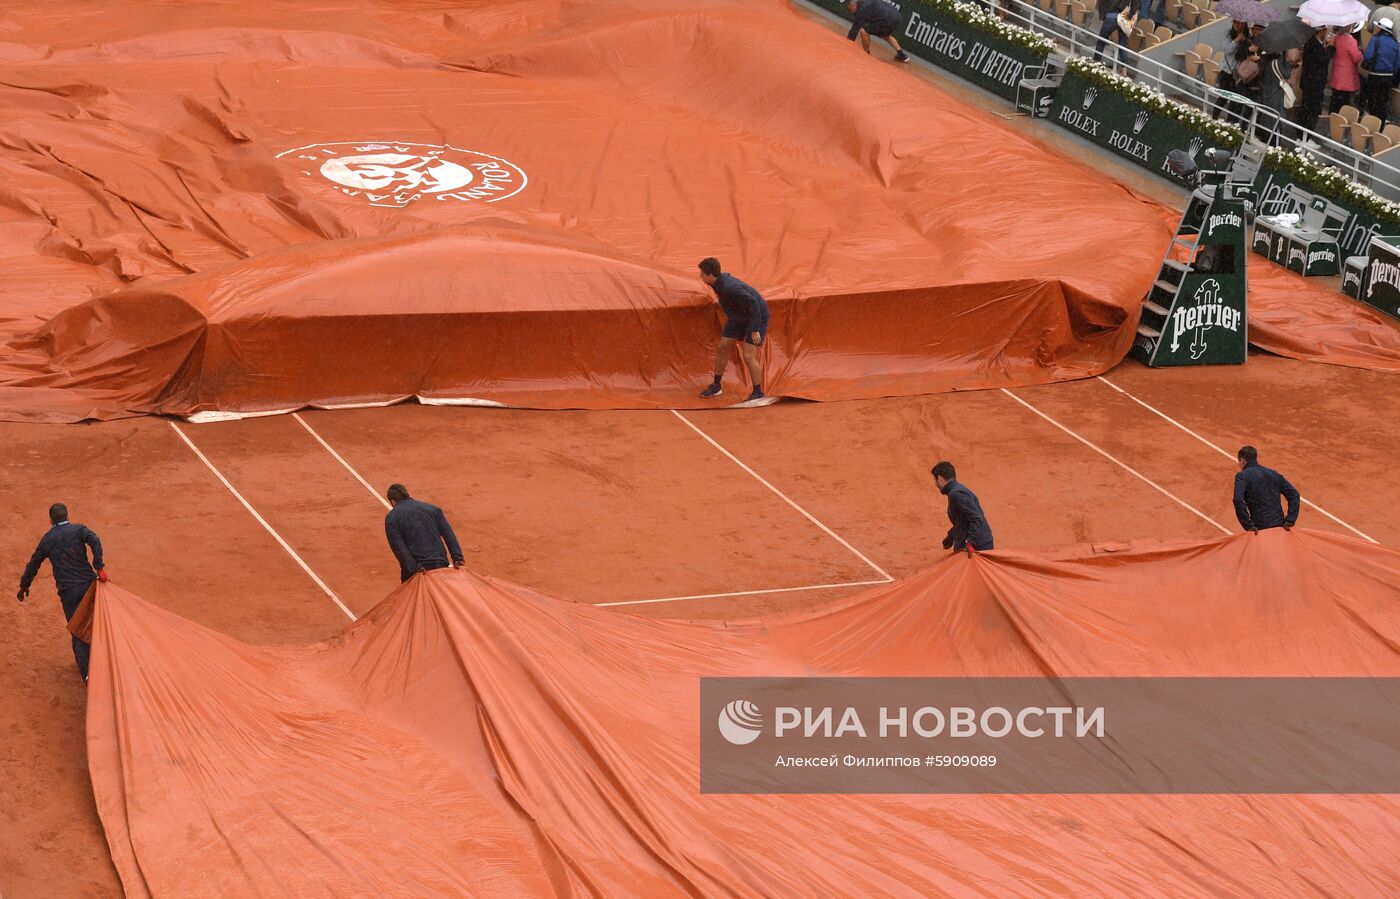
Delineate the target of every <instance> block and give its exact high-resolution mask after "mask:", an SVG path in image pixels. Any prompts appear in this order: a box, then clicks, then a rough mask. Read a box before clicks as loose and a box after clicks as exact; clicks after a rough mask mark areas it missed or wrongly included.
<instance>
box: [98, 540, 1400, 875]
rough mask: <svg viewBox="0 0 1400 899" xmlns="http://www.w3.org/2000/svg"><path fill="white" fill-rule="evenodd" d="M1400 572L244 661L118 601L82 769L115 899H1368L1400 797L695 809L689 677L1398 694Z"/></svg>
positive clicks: (509, 621)
mask: <svg viewBox="0 0 1400 899" xmlns="http://www.w3.org/2000/svg"><path fill="white" fill-rule="evenodd" d="M1397 585H1400V554H1397V553H1396V552H1394V551H1392V550H1389V549H1385V548H1382V547H1378V546H1373V545H1368V544H1364V543H1361V542H1359V541H1357V540H1353V539H1350V538H1346V537H1341V536H1337V535H1333V534H1326V533H1321V532H1313V531H1305V530H1294V531H1293V532H1291V533H1287V532H1284V531H1270V532H1264V533H1262V534H1259V535H1257V536H1256V535H1249V534H1243V535H1238V536H1234V537H1228V538H1223V539H1219V540H1214V541H1209V542H1204V543H1174V544H1159V543H1146V544H1141V545H1134V546H1124V545H1118V546H1116V547H1099V548H1098V549H1097V550H1095V549H1093V548H1090V547H1078V548H1073V549H1069V550H1064V551H1060V552H1045V553H1029V552H996V553H992V554H986V555H977V556H975V557H971V558H969V557H968V556H966V555H961V554H959V555H950V556H948V557H946V558H944V559H943V560H942V561H940V562H939V563H937V564H936V565H935V566H934V567H933V568H931V569H930V570H928V571H927V572H925V573H923V574H921V575H918V576H916V577H913V578H910V579H908V580H903V581H898V582H895V583H892V584H890V585H888V586H884V587H879V588H876V589H872V590H869V591H867V592H865V593H863V594H860V595H859V596H856V597H853V598H850V599H848V600H843V601H841V602H839V603H836V604H833V605H829V606H826V607H823V608H820V609H816V610H812V611H808V612H804V613H801V614H798V615H789V616H785V617H778V618H773V619H769V620H762V621H747V622H730V623H728V624H720V623H715V622H705V623H688V622H675V621H662V620H656V619H647V618H640V617H634V616H631V615H626V614H621V613H618V612H616V611H613V610H604V609H598V608H594V607H591V606H587V605H582V604H577V603H571V602H568V601H565V600H560V599H555V598H552V597H548V596H544V595H541V594H539V593H537V592H534V591H531V590H528V589H525V588H522V587H518V586H515V585H512V584H509V583H505V582H502V581H498V580H494V579H491V578H485V577H480V576H477V575H475V574H471V573H469V572H467V571H451V570H447V571H440V572H433V573H430V574H427V575H423V576H418V577H415V578H413V579H412V580H410V581H409V582H408V583H407V584H405V585H403V586H402V587H400V588H398V589H396V590H395V591H394V592H393V593H392V594H390V595H389V597H388V598H387V599H386V600H385V601H384V602H382V603H381V604H380V605H379V606H378V607H377V608H375V609H374V610H373V611H372V612H371V613H369V614H368V615H366V616H365V617H364V618H363V619H361V620H360V621H359V622H356V623H355V624H353V625H351V626H349V627H347V629H346V630H345V631H344V632H343V633H341V634H340V635H339V636H337V637H336V638H334V639H332V640H330V641H329V642H327V643H324V644H320V645H315V646H307V647H256V646H249V645H245V644H242V643H239V642H237V641H235V640H232V639H230V638H227V637H224V636H221V635H219V634H217V633H214V632H211V631H209V630H206V629H204V628H202V627H200V626H197V625H194V624H192V623H190V622H187V621H185V620H183V619H181V618H179V617H177V616H175V615H173V614H170V613H168V612H165V611H163V610H161V609H159V608H157V607H155V606H152V605H150V604H148V603H146V602H144V601H142V600H140V599H138V598H137V597H135V596H133V595H131V594H129V593H127V592H125V591H123V590H122V589H120V588H119V587H117V586H115V585H113V584H103V585H99V586H98V589H97V592H96V598H95V608H94V610H93V623H92V628H93V630H92V636H93V640H94V645H93V668H92V680H91V684H90V686H89V701H88V720H87V728H88V755H89V760H90V767H91V772H92V781H93V787H94V791H95V794H96V797H97V806H98V810H99V812H100V813H101V816H102V822H103V825H104V826H105V828H106V831H107V837H108V841H109V843H110V845H111V849H112V856H113V859H114V861H115V862H116V866H117V869H118V871H119V872H120V874H121V878H122V882H123V885H124V886H125V888H126V891H127V894H128V895H129V896H133V897H142V896H148V895H154V896H178V897H193V896H230V895H238V896H259V895H274V894H275V895H312V894H315V895H325V894H336V895H413V896H463V895H509V896H543V895H558V896H564V895H570V896H623V895H626V896H667V895H705V896H727V895H744V896H752V895H782V896H817V895H822V896H835V895H842V896H877V895H908V896H928V895H934V894H938V893H945V892H953V893H958V892H977V893H988V894H994V895H1024V894H1028V893H1037V894H1043V893H1057V894H1095V895H1122V896H1154V895H1155V896H1183V895H1196V894H1200V893H1206V892H1219V893H1223V894H1236V895H1242V894H1254V895H1296V894H1300V893H1304V892H1319V893H1323V894H1331V895H1351V896H1361V895H1382V894H1387V893H1390V892H1393V887H1394V884H1395V883H1396V882H1397V880H1398V879H1400V823H1397V822H1400V798H1397V797H1395V796H1381V795H1372V796H1364V795H1357V796H1329V795H1315V796H1284V795H1276V796H1211V795H1203V796H1165V795H1157V796H1148V795H1117V796H1088V795H1078V796H1075V795H1053V796H1001V795H980V796H966V795H959V796H924V795H915V796H850V795H822V796H815V795H813V796H800V795H792V796H769V795H747V796H740V795H706V794H701V793H700V792H699V773H698V764H699V760H698V753H699V749H698V744H699V736H700V731H699V728H701V727H703V726H706V722H701V721H700V720H699V715H698V708H699V706H698V703H699V682H698V678H699V677H701V676H703V675H728V676H785V675H803V676H820V675H848V676H865V675H872V676H873V675H881V676H914V675H941V676H979V675H1000V676H1017V677H1019V676H1030V677H1040V676H1047V675H1050V676H1064V677H1070V676H1090V675H1096V676H1169V677H1177V676H1210V675H1213V676H1232V675H1241V676H1243V675H1249V676H1315V677H1330V676H1343V675H1350V676H1387V677H1395V676H1397V675H1400V650H1397V647H1400V613H1397V609H1400V586H1397Z"/></svg>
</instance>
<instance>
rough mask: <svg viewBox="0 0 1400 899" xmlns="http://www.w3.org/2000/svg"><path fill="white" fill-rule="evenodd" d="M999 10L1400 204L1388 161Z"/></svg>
mask: <svg viewBox="0 0 1400 899" xmlns="http://www.w3.org/2000/svg"><path fill="white" fill-rule="evenodd" d="M995 6H996V12H997V15H999V16H1001V17H1002V18H1003V19H1004V20H1005V21H1007V22H1008V23H1009V24H1013V25H1017V26H1020V27H1021V28H1024V29H1026V30H1027V31H1032V32H1035V33H1036V34H1040V35H1043V36H1045V37H1048V38H1050V39H1051V40H1053V41H1054V42H1055V44H1056V45H1057V46H1058V47H1059V48H1060V51H1061V52H1062V53H1063V54H1064V55H1065V56H1066V58H1067V57H1070V56H1086V57H1090V58H1093V57H1094V56H1095V54H1096V53H1098V52H1099V47H1100V46H1102V52H1101V56H1102V59H1101V60H1100V61H1102V62H1103V63H1104V64H1105V65H1107V66H1109V67H1110V68H1115V69H1117V70H1120V71H1123V72H1124V73H1125V74H1127V75H1128V76H1129V77H1131V78H1133V80H1135V81H1137V82H1139V83H1141V84H1145V85H1147V86H1149V87H1152V88H1155V89H1156V90H1158V91H1161V92H1162V93H1163V94H1165V95H1167V96H1168V97H1171V98H1172V99H1174V100H1178V101H1180V102H1182V103H1185V104H1187V105H1189V106H1195V107H1196V108H1198V109H1201V110H1203V111H1205V112H1207V113H1208V114H1210V115H1211V116H1213V117H1215V118H1218V119H1221V120H1222V121H1226V122H1228V123H1230V124H1232V125H1234V126H1235V127H1237V128H1239V129H1240V130H1242V131H1244V132H1245V134H1246V135H1248V136H1250V137H1252V138H1253V139H1255V140H1257V141H1260V142H1261V143H1263V144H1265V145H1266V146H1269V147H1277V148H1279V149H1281V150H1304V151H1306V152H1308V153H1311V154H1312V155H1313V156H1316V157H1318V159H1319V161H1320V162H1322V163H1324V164H1327V165H1332V166H1335V167H1336V168H1337V169H1339V170H1341V171H1342V172H1343V173H1345V174H1346V175H1347V176H1348V177H1350V178H1351V179H1352V180H1353V181H1355V182H1356V183H1358V184H1360V185H1362V186H1365V187H1369V188H1370V189H1371V190H1373V191H1375V192H1376V193H1377V194H1380V195H1381V196H1382V197H1385V198H1386V199H1389V200H1396V201H1400V168H1396V167H1395V166H1394V165H1391V164H1390V163H1389V162H1386V161H1384V160H1380V159H1376V158H1375V157H1373V156H1368V155H1366V154H1365V153H1362V152H1360V151H1358V150H1357V149H1356V148H1354V147H1350V146H1347V145H1346V144H1342V143H1338V142H1337V141H1335V140H1333V139H1332V138H1331V137H1330V136H1328V135H1325V134H1320V133H1318V132H1316V131H1312V130H1310V129H1307V128H1304V127H1302V126H1301V125H1298V124H1297V123H1295V122H1291V121H1289V120H1288V119H1286V118H1283V117H1281V116H1280V115H1279V114H1278V113H1277V112H1275V111H1274V110H1273V109H1271V108H1269V107H1267V106H1261V105H1260V104H1258V103H1254V102H1251V101H1250V100H1248V99H1246V98H1245V97H1242V96H1240V95H1239V94H1233V93H1230V92H1229V91H1224V90H1221V89H1220V88H1218V87H1214V86H1212V85H1209V84H1206V83H1205V82H1204V81H1201V80H1200V79H1198V78H1193V77H1191V76H1190V75H1187V74H1186V73H1185V72H1184V71H1182V70H1181V69H1178V68H1174V67H1172V66H1170V65H1168V64H1166V63H1163V62H1159V61H1158V60H1155V59H1150V58H1148V57H1146V56H1144V55H1142V54H1141V53H1138V52H1136V51H1134V50H1129V49H1128V48H1126V47H1120V46H1119V45H1118V44H1117V43H1116V42H1115V41H1112V40H1107V41H1106V40H1104V39H1103V38H1101V37H1099V35H1098V33H1097V32H1094V31H1090V30H1089V29H1087V28H1082V27H1080V26H1078V25H1075V24H1074V23H1072V22H1069V21H1066V20H1065V19H1061V18H1060V17H1059V16H1057V15H1054V14H1053V13H1049V12H1046V11H1045V10H1042V9H1040V8H1038V7H1036V6H1033V5H1030V4H1028V3H1025V2H1021V0H1009V2H1008V0H997V2H996V4H995ZM1120 54H1121V55H1120ZM1120 60H1121V61H1120ZM1065 61H1066V60H1057V59H1056V58H1055V55H1054V54H1052V55H1051V60H1050V64H1051V66H1052V67H1059V68H1063V65H1064V62H1065Z"/></svg>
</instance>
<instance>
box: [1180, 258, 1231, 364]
mask: <svg viewBox="0 0 1400 899" xmlns="http://www.w3.org/2000/svg"><path fill="white" fill-rule="evenodd" d="M1242 317H1243V316H1242V315H1241V314H1240V310H1238V309H1235V308H1233V307H1231V306H1227V305H1226V304H1225V301H1224V300H1223V299H1222V298H1221V296H1220V282H1219V281H1217V280H1215V279H1214V278H1211V279H1209V280H1207V281H1204V282H1202V283H1201V286H1200V287H1198V288H1196V294H1195V296H1193V297H1192V298H1191V304H1186V303H1178V304H1177V305H1176V306H1175V307H1173V308H1172V316H1171V331H1172V344H1171V351H1172V352H1173V353H1175V352H1176V351H1177V350H1178V349H1180V348H1181V338H1182V337H1183V336H1184V335H1185V334H1186V333H1187V332H1190V333H1191V345H1190V351H1191V358H1192V359H1199V358H1201V356H1202V355H1204V354H1205V351H1206V332H1207V331H1209V330H1210V329H1211V328H1224V329H1225V330H1227V331H1234V332H1236V333H1238V332H1239V329H1240V324H1241V321H1240V320H1241V318H1242Z"/></svg>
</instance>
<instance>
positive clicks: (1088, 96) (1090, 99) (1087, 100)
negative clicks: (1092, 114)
mask: <svg viewBox="0 0 1400 899" xmlns="http://www.w3.org/2000/svg"><path fill="white" fill-rule="evenodd" d="M1098 95H1099V89H1098V88H1097V87H1093V86H1092V85H1091V86H1090V87H1089V89H1088V90H1087V91H1085V92H1084V108H1085V109H1088V108H1089V107H1090V106H1093V105H1094V98H1095V97H1097V96H1098Z"/></svg>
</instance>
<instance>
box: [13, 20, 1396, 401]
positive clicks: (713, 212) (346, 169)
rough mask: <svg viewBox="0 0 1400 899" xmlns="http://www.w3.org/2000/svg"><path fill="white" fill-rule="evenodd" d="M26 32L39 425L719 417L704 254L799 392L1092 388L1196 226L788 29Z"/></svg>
mask: <svg viewBox="0 0 1400 899" xmlns="http://www.w3.org/2000/svg"><path fill="white" fill-rule="evenodd" d="M7 13H13V20H10V19H7V21H6V24H5V31H4V32H3V33H0V38H3V40H0V75H3V77H0V126H3V138H0V182H3V185H4V186H3V188H0V193H3V199H4V202H3V203H2V204H0V205H3V208H4V213H3V216H0V255H3V257H4V264H3V265H0V348H2V349H0V417H4V418H7V419H22V420H51V421H53V420H76V419H81V418H86V417H98V418H102V417H112V416H118V415H124V414H131V413H140V412H160V413H170V414H191V413H197V412H210V411H216V412H233V413H253V412H260V411H276V410H285V409H294V408H298V407H300V406H303V405H321V406H335V405H353V404H363V403H388V402H394V401H398V400H401V399H404V398H407V397H413V396H420V397H424V398H427V399H429V400H447V399H456V400H472V399H475V400H485V401H490V402H500V403H509V404H515V405H529V406H537V407H547V408H559V407H583V408H618V407H649V406H678V405H684V404H687V403H694V402H695V398H694V394H695V388H696V385H697V384H700V383H704V382H705V381H706V380H707V379H708V372H709V370H710V368H709V366H710V363H711V359H712V358H713V346H714V344H715V341H716V339H717V334H718V330H719V326H720V315H719V313H718V311H717V308H716V306H715V304H714V302H713V299H712V297H711V295H710V294H709V293H708V291H707V290H706V289H705V288H704V287H703V285H702V284H701V282H700V281H699V279H698V277H697V272H696V269H695V265H696V262H697V261H698V260H699V259H700V258H702V257H704V256H709V255H714V256H717V257H719V258H720V260H721V261H722V262H723V264H724V265H725V267H726V268H727V269H728V270H730V271H732V272H733V273H735V274H736V275H738V276H739V277H741V278H743V279H744V280H746V281H748V282H750V283H752V284H754V285H756V286H758V287H759V288H760V289H761V290H762V291H763V292H764V293H765V294H766V295H767V297H768V299H769V301H770V304H771V306H772V327H771V331H770V341H769V344H768V346H767V347H766V349H765V351H764V355H765V367H766V372H767V374H766V378H767V381H768V383H767V384H766V385H765V386H766V387H767V388H768V390H769V392H770V393H772V394H775V395H788V396H796V397H805V398H810V399H819V400H836V399H849V398H858V397H872V396H883V395H899V394H910V393H923V392H934V391H943V390H952V389H968V388H977V387H991V386H1014V385H1021V384H1033V383H1044V382H1048V381H1055V380H1062V379H1066V378H1075V377H1082V376H1085V375H1089V374H1094V373H1098V372H1101V371H1103V370H1105V369H1107V368H1108V367H1110V366H1112V365H1113V364H1115V363H1116V362H1118V361H1119V360H1120V359H1121V358H1122V357H1123V356H1124V354H1125V353H1126V352H1127V349H1128V347H1129V346H1130V345H1131V342H1132V339H1133V333H1134V329H1135V327H1136V323H1137V315H1138V309H1139V307H1140V305H1141V301H1142V297H1143V296H1144V295H1145V293H1146V291H1147V289H1148V286H1149V285H1150V283H1151V280H1152V278H1153V276H1154V273H1155V272H1156V268H1157V262H1158V260H1159V259H1160V257H1161V254H1162V252H1163V249H1164V248H1165V246H1166V244H1167V240H1168V238H1169V236H1170V229H1171V227H1172V224H1174V223H1175V216H1176V214H1175V213H1174V212H1170V211H1166V212H1164V210H1163V209H1162V208H1161V207H1159V206H1157V205H1156V204H1153V203H1150V202H1147V201H1145V200H1144V199H1143V198H1141V197H1138V196H1135V195H1133V194H1132V193H1131V192H1129V191H1127V190H1125V189H1124V188H1123V187H1121V186H1120V185H1118V184H1116V183H1114V182H1113V181H1112V180H1111V179H1110V178H1108V177H1106V176H1105V175H1104V174H1103V173H1102V172H1101V171H1098V170H1096V169H1095V168H1093V167H1091V166H1088V165H1084V164H1082V163H1079V162H1076V161H1074V160H1071V159H1069V158H1067V157H1065V156H1064V155H1062V154H1061V153H1060V152H1058V151H1055V150H1052V149H1050V148H1048V147H1046V146H1043V145H1041V144H1039V143H1037V142H1035V141H1033V140H1030V139H1027V138H1026V137H1024V136H1022V135H1021V134H1019V133H1017V132H1015V131H1012V130H1010V129H1009V128H1008V127H1007V126H1006V125H1005V123H1003V122H1000V121H998V120H997V119H996V118H995V117H993V116H991V115H989V114H987V113H984V112H981V111H979V110H977V109H975V108H974V107H971V106H968V105H966V104H963V103H961V102H959V101H957V100H954V99H953V98H951V97H949V96H948V95H946V94H945V93H943V92H942V91H940V90H938V89H937V88H935V87H933V86H931V85H929V84H926V83H925V82H923V81H922V80H920V79H918V78H915V77H912V75H911V73H910V72H909V71H908V70H906V69H903V68H900V67H894V66H891V65H889V64H888V63H884V62H880V61H878V60H876V59H873V58H871V57H867V56H866V55H865V54H863V53H861V52H860V51H859V49H858V48H856V47H854V46H853V45H852V44H850V43H848V42H846V41H844V40H843V39H842V37H841V35H838V34H833V33H831V32H830V31H827V30H825V29H823V28H822V27H820V26H819V25H817V24H814V23H812V22H810V21H807V20H805V19H804V18H803V17H802V16H801V15H799V14H798V13H796V12H794V11H793V10H791V9H788V8H786V7H785V5H784V4H782V3H779V2H737V0H708V2H707V0H688V2H684V3H679V4H677V3H667V4H655V3H645V2H636V0H593V2H587V3H579V2H562V3H561V2H551V0H513V2H502V3H492V4H476V5H474V6H470V7H467V8H464V9H460V10H459V9H456V8H452V9H447V8H441V9H439V8H436V7H432V6H427V7H421V8H419V7H405V6H404V5H403V4H398V3H395V4H387V3H386V4H376V3H349V2H330V3H317V4H305V3H299V2H292V0H271V2H264V3H258V4H256V5H255V6H242V5H238V4H232V5H227V4H225V5H210V4H185V5H180V6H178V7H172V6H169V5H164V4H162V5H154V6H144V7H134V8H131V9H127V10H125V11H124V12H123V14H122V15H121V16H119V17H113V16H111V15H110V8H109V7H108V6H107V4H105V3H97V2H95V0H74V2H70V3H64V4H62V6H61V7H54V6H52V5H51V4H30V5H28V6H25V5H21V6H19V7H12V8H11V9H9V10H7ZM1168 219H1170V220H1171V222H1170V223H1168V221H1167V220H1168ZM1259 283H1262V282H1259ZM1275 293H1276V294H1277V295H1278V297H1279V302H1276V303H1275V304H1274V306H1275V307H1276V308H1278V307H1285V308H1287V309H1288V310H1291V311H1290V312H1289V317H1291V318H1293V319H1297V320H1296V321H1293V322H1292V323H1289V322H1280V325H1281V326H1283V325H1286V326H1287V327H1286V330H1288V331H1289V332H1290V333H1293V334H1299V332H1301V334H1299V336H1300V337H1301V338H1302V339H1304V340H1310V341H1313V343H1314V344H1319V345H1315V346H1311V347H1308V348H1307V354H1308V355H1309V356H1311V357H1316V358H1322V359H1324V360H1327V361H1335V360H1337V359H1341V358H1345V359H1346V360H1347V361H1349V364H1363V365H1364V364H1373V362H1374V360H1373V358H1372V357H1373V356H1374V355H1375V354H1372V353H1362V354H1360V355H1359V356H1358V355H1357V354H1354V353H1353V354H1347V353H1338V352H1334V351H1333V350H1332V349H1331V343H1330V338H1327V337H1323V338H1321V340H1320V341H1319V335H1318V333H1317V332H1315V331H1314V330H1313V329H1312V328H1311V326H1310V325H1311V323H1310V322H1309V321H1308V317H1307V313H1306V311H1305V310H1306V308H1307V307H1308V306H1309V305H1311V306H1318V304H1320V303H1322V302H1323V301H1322V300H1320V299H1317V298H1313V299H1312V300H1310V302H1309V303H1307V304H1304V303H1300V302H1298V301H1297V299H1296V294H1297V291H1296V290H1292V289H1289V290H1281V291H1275ZM1329 299H1330V301H1331V302H1333V303H1335V304H1340V305H1342V306H1343V307H1344V308H1348V309H1350V308H1352V306H1351V305H1350V301H1348V300H1345V299H1343V298H1341V297H1336V296H1334V297H1331V298H1329ZM1263 305H1264V304H1263V303H1262V302H1260V303H1256V305H1255V308H1256V309H1259V308H1262V306H1263ZM1355 318H1356V316H1354V315H1353V316H1351V317H1350V318H1348V319H1347V320H1346V321H1345V322H1342V323H1341V324H1340V326H1339V327H1340V328H1341V330H1342V331H1343V332H1344V335H1343V336H1344V339H1345V341H1346V342H1347V343H1348V344H1349V345H1352V346H1364V345H1366V344H1368V343H1369V344H1371V345H1375V346H1389V347H1392V348H1394V347H1396V346H1400V337H1397V336H1396V334H1395V329H1394V328H1390V327H1389V326H1387V325H1386V324H1385V323H1384V322H1379V321H1369V322H1364V323H1360V324H1358V322H1357V321H1354V320H1353V319H1355ZM1358 329H1359V330H1358ZM1387 329H1388V330H1387ZM1358 335H1359V336H1358ZM1368 335H1369V336H1368ZM1376 335H1379V336H1376ZM1268 345H1269V346H1270V348H1274V349H1279V350H1280V351H1284V352H1288V351H1289V347H1290V346H1292V344H1289V343H1288V342H1287V341H1280V340H1275V341H1273V342H1271V343H1270V344H1268ZM1395 355H1400V354H1395ZM1391 361H1392V362H1393V361H1394V360H1393V359H1392V360H1391Z"/></svg>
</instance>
